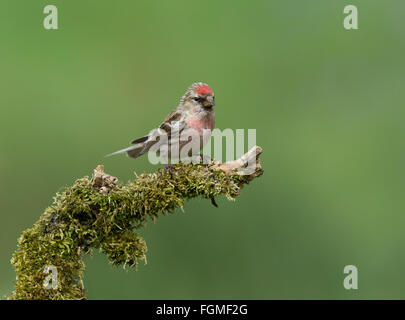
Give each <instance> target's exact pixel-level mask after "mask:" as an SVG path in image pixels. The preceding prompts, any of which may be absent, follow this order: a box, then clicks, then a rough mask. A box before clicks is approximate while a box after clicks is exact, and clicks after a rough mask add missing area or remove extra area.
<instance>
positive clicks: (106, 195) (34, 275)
mask: <svg viewBox="0 0 405 320" xmlns="http://www.w3.org/2000/svg"><path fill="white" fill-rule="evenodd" d="M261 152H262V150H261V148H259V147H254V148H252V149H251V150H250V151H249V152H248V153H247V154H245V155H244V156H243V157H242V158H241V159H242V160H241V159H239V160H236V161H233V162H228V163H214V162H212V163H211V164H208V165H206V164H182V163H179V164H176V165H174V166H172V167H171V169H170V170H163V169H160V170H158V171H157V172H156V173H149V174H142V175H140V176H137V178H136V179H135V180H134V181H132V182H129V183H128V184H124V185H123V184H120V183H119V182H118V179H117V178H115V177H113V176H111V175H108V174H105V173H104V167H103V166H98V167H97V168H96V169H95V170H94V173H93V177H92V179H89V178H88V177H84V178H82V179H79V180H77V181H76V182H75V183H74V185H73V186H71V187H67V188H65V189H64V190H63V192H61V193H57V194H56V196H55V198H54V202H53V204H52V205H51V206H50V207H48V208H47V209H46V210H45V212H44V213H43V214H42V216H41V217H40V219H39V220H38V221H37V222H36V223H35V224H34V226H33V227H32V228H30V229H27V230H25V231H23V233H22V234H21V236H20V238H19V240H18V249H17V250H16V251H15V253H14V254H13V257H12V260H11V262H12V264H13V265H14V268H15V271H16V273H17V278H16V282H15V291H14V292H13V293H12V295H11V296H10V297H8V299H86V292H85V289H84V286H83V281H82V279H83V271H84V267H85V266H84V263H83V261H82V256H83V254H87V253H90V251H91V249H93V248H94V249H99V250H100V251H101V252H103V253H104V254H106V256H107V258H108V260H109V262H110V263H111V264H112V265H122V266H123V267H124V268H126V267H134V266H136V265H137V264H138V263H139V261H145V262H146V256H145V254H146V250H147V249H146V243H145V240H144V239H143V238H142V237H141V236H140V235H139V234H138V233H137V230H138V229H140V228H142V227H143V226H145V223H146V222H147V221H148V220H153V221H155V220H156V218H157V217H158V215H159V214H168V213H171V212H173V211H174V210H175V209H176V208H178V207H180V208H183V205H184V202H185V201H186V200H188V199H191V198H195V197H203V198H206V199H211V201H213V204H215V200H214V198H215V197H217V196H220V195H224V196H225V197H226V198H228V199H234V198H235V197H236V196H238V195H239V193H240V189H241V188H242V187H243V186H244V185H245V184H247V183H249V182H250V181H251V180H252V179H254V178H255V177H258V176H260V175H262V173H263V170H262V168H261V166H260V162H259V155H260V154H261ZM248 160H251V161H248ZM252 164H253V166H254V168H253V170H252V171H251V173H250V174H247V175H246V174H243V175H242V173H243V172H245V171H244V170H246V168H247V167H248V165H250V166H251V165H252ZM238 169H241V170H238ZM245 173H246V172H245ZM47 266H54V267H56V269H57V287H56V288H46V286H45V285H44V280H45V279H46V277H47V276H48V274H47V273H46V272H44V270H45V268H46V267H47Z"/></svg>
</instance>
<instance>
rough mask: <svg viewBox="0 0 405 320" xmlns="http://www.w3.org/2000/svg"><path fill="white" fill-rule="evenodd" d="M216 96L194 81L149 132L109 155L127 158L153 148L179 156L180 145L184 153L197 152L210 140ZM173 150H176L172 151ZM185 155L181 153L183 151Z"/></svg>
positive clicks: (162, 155)
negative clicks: (166, 114) (165, 115)
mask: <svg viewBox="0 0 405 320" xmlns="http://www.w3.org/2000/svg"><path fill="white" fill-rule="evenodd" d="M214 106H215V97H214V92H213V91H212V89H211V88H210V87H209V86H208V85H207V84H206V83H202V82H197V83H193V84H192V85H191V86H190V87H189V88H188V89H187V91H186V93H185V94H184V96H183V97H182V98H181V100H180V103H179V105H178V107H177V108H175V109H174V110H173V111H172V112H171V113H170V114H169V115H168V116H167V117H166V119H165V120H164V121H163V122H162V124H161V125H160V126H159V127H158V128H156V129H153V130H152V131H151V132H150V133H149V134H148V135H146V136H143V137H141V138H138V139H135V140H133V141H131V142H130V143H131V144H133V146H130V147H128V148H125V149H122V150H119V151H116V152H114V153H111V154H109V155H107V156H106V157H108V156H112V155H116V154H120V153H126V154H127V155H128V157H130V158H134V159H135V158H138V157H139V156H141V155H143V154H145V153H147V152H149V151H151V152H152V151H154V152H156V153H157V155H159V156H160V157H162V158H163V159H165V161H167V162H165V164H168V159H169V158H170V159H179V158H182V156H181V155H182V154H183V153H182V149H183V148H185V146H186V145H187V148H185V149H186V153H187V154H186V155H187V156H195V155H199V152H200V150H201V149H202V148H203V147H204V145H205V144H206V143H207V142H208V141H209V139H210V137H211V131H212V130H213V129H214V126H215V113H214ZM173 150H175V151H174V152H173ZM183 155H184V154H183Z"/></svg>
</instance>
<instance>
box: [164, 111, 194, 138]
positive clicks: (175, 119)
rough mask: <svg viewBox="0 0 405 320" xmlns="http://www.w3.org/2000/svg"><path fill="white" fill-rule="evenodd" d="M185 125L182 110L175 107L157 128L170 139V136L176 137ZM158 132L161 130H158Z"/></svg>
mask: <svg viewBox="0 0 405 320" xmlns="http://www.w3.org/2000/svg"><path fill="white" fill-rule="evenodd" d="M186 126H187V122H186V121H185V119H184V111H183V112H182V111H181V110H179V109H175V110H173V111H172V112H171V113H170V114H169V115H168V116H167V117H166V119H165V120H164V121H163V122H162V124H161V125H160V126H159V128H158V129H157V130H158V131H160V130H163V131H164V133H166V134H167V136H168V139H169V140H170V139H171V138H175V137H178V136H179V135H180V134H181V132H182V131H183V129H184V128H185V127H186ZM159 129H160V130H159ZM160 133H162V132H161V131H160Z"/></svg>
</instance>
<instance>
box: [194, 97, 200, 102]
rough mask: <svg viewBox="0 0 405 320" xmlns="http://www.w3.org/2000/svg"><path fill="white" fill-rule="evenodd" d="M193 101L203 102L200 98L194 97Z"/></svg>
mask: <svg viewBox="0 0 405 320" xmlns="http://www.w3.org/2000/svg"><path fill="white" fill-rule="evenodd" d="M193 99H194V101H201V98H200V97H194V98H193Z"/></svg>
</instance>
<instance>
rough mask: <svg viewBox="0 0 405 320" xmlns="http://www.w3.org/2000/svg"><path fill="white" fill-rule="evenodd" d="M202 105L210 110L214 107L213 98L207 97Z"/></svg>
mask: <svg viewBox="0 0 405 320" xmlns="http://www.w3.org/2000/svg"><path fill="white" fill-rule="evenodd" d="M203 105H204V107H206V108H212V107H213V106H215V101H214V98H213V97H207V99H205V101H204V103H203Z"/></svg>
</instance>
